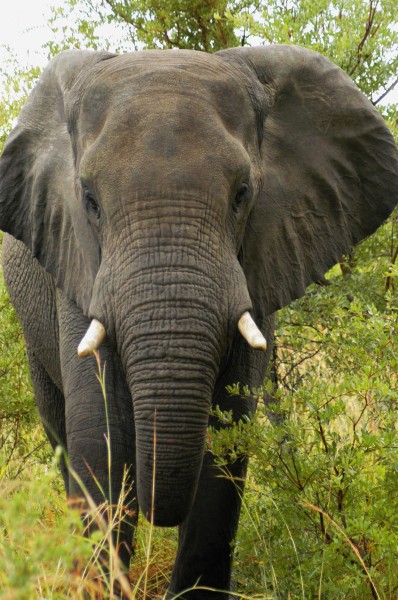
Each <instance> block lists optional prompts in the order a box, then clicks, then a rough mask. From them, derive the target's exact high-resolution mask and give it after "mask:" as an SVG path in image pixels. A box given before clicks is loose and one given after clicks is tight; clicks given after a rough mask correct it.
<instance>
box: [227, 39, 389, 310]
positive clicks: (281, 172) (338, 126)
mask: <svg viewBox="0 0 398 600" xmlns="http://www.w3.org/2000/svg"><path fill="white" fill-rule="evenodd" d="M218 56H219V57H220V58H222V59H223V60H227V61H228V62H232V63H233V64H235V65H236V66H238V67H240V69H241V70H242V72H243V73H244V74H245V75H244V76H245V78H246V82H247V85H248V86H249V88H250V87H251V88H252V89H249V92H250V93H251V94H252V95H253V96H254V97H255V98H256V99H258V98H259V97H262V98H260V101H259V104H260V105H262V107H261V108H259V110H258V117H259V119H258V121H259V122H261V126H260V129H261V131H260V140H261V168H262V175H263V181H262V189H261V192H260V195H259V198H258V201H257V204H256V205H255V207H254V210H253V212H252V214H251V216H250V218H249V223H248V226H247V231H246V234H245V238H244V241H243V248H242V254H243V256H242V261H243V268H244V271H245V274H246V277H247V281H248V286H249V292H250V294H251V297H252V301H253V305H254V308H255V309H256V308H257V310H260V311H261V312H262V311H264V309H265V310H266V312H267V313H271V312H273V311H275V310H276V309H278V308H281V307H282V306H284V305H286V304H288V303H289V302H290V301H291V300H293V299H294V298H298V297H300V296H301V295H303V294H304V291H305V288H306V287H307V286H308V285H309V284H310V283H311V282H313V281H316V280H318V279H320V278H321V277H322V275H323V274H324V273H325V272H326V271H327V270H328V269H329V268H330V267H331V266H332V265H333V264H335V263H336V262H337V260H338V258H339V256H340V255H341V254H343V253H347V252H348V251H349V250H350V249H351V247H352V245H353V244H355V243H357V242H359V241H360V240H361V239H363V238H364V237H366V236H368V235H370V234H371V233H372V232H373V231H375V230H376V229H377V227H379V225H380V224H381V223H383V221H384V220H385V219H386V218H387V217H388V216H389V214H390V213H391V211H392V210H393V208H394V206H395V205H396V204H397V202H398V153H397V148H396V146H395V143H394V140H393V137H392V135H391V133H390V131H389V129H388V127H387V126H386V124H385V123H384V121H383V119H382V118H381V116H380V115H379V114H378V112H377V111H376V109H375V108H374V107H373V106H372V104H371V103H370V102H369V101H368V100H367V99H366V97H365V96H364V95H363V94H362V93H361V92H360V91H359V90H358V89H357V88H356V86H355V85H354V83H353V82H352V81H351V79H350V78H349V77H348V76H347V75H346V74H345V73H344V72H343V71H342V70H341V69H339V68H338V67H336V66H335V65H334V64H333V63H331V62H330V61H329V60H328V59H326V58H325V57H323V56H321V55H319V54H317V53H316V52H312V51H311V50H305V49H304V48H298V47H294V46H282V45H281V46H263V47H258V48H236V49H231V50H226V51H222V52H220V53H218ZM259 84H260V86H259ZM256 86H257V91H256V89H255V88H256ZM258 90H259V92H260V94H259V92H258Z"/></svg>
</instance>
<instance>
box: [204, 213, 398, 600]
mask: <svg viewBox="0 0 398 600" xmlns="http://www.w3.org/2000/svg"><path fill="white" fill-rule="evenodd" d="M394 227H396V222H394V219H392V220H390V222H389V223H388V224H387V225H386V226H385V227H384V228H382V229H381V230H379V232H377V234H376V235H375V236H373V237H372V238H371V239H370V240H368V241H367V242H365V243H363V244H362V245H361V246H360V247H359V249H358V251H357V252H356V254H355V260H352V261H351V263H352V264H350V265H349V269H348V268H344V271H345V272H347V271H351V272H350V273H348V274H347V275H346V276H342V275H341V269H340V267H335V268H334V269H333V270H332V272H331V273H330V274H329V278H330V283H331V285H325V286H324V287H319V286H313V287H312V289H311V290H310V291H309V293H308V294H307V296H306V297H305V298H303V299H302V300H300V301H297V302H296V303H294V304H293V305H292V306H291V307H289V308H286V309H284V310H283V311H281V312H280V313H279V317H278V330H277V342H276V343H277V348H276V357H275V370H276V381H277V384H276V387H277V389H272V388H271V387H270V386H268V387H266V388H265V389H261V390H254V391H249V390H242V389H239V386H236V387H235V388H234V389H231V390H230V391H231V393H232V394H237V393H239V394H248V393H255V394H256V395H257V396H258V397H259V398H260V399H262V400H264V399H265V402H264V401H263V402H261V404H260V410H259V411H258V413H257V415H256V417H255V419H254V421H252V422H250V423H240V424H238V425H237V426H231V427H230V428H228V427H227V428H226V429H224V430H223V431H221V432H220V433H216V432H214V431H213V432H211V438H210V439H211V448H212V450H213V452H214V453H215V454H216V455H217V456H218V460H219V461H220V463H221V464H222V463H223V461H224V460H225V458H226V457H227V456H230V457H232V458H234V457H236V456H237V455H239V454H240V453H242V452H248V453H249V455H250V456H251V470H250V477H249V482H248V485H247V490H246V495H245V500H244V518H243V522H242V527H241V531H240V535H239V538H238V540H237V575H236V577H237V579H238V581H240V583H241V585H243V586H244V589H246V591H247V592H248V593H252V594H255V593H259V591H261V592H262V593H263V594H264V595H265V594H272V597H275V598H281V599H282V598H283V599H285V598H288V597H289V598H300V597H303V598H304V597H305V598H318V597H319V598H320V597H322V598H330V599H333V600H336V599H338V598H346V599H350V598H351V599H352V600H357V599H358V598H361V599H366V598H379V597H380V598H396V597H398V566H397V565H398V477H397V474H398V473H397V471H398V442H397V414H398V353H397V341H396V340H397V328H398V319H397V314H398V294H397V290H396V288H395V285H396V284H394V282H395V281H396V277H397V275H398V270H397V267H396V265H393V264H391V258H390V253H389V251H386V248H387V249H390V248H392V250H393V252H392V254H394V253H395V251H394V249H395V248H396V246H397V239H396V235H395V234H394ZM395 258H396V255H395ZM347 266H348V263H346V265H345V267H347ZM270 402H271V404H270ZM270 417H272V418H270ZM223 418H224V419H225V418H226V419H227V420H228V415H227V416H226V415H224V416H223ZM253 547H254V552H253ZM263 597H264V596H263Z"/></svg>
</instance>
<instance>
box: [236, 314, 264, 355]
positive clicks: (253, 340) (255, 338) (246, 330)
mask: <svg viewBox="0 0 398 600" xmlns="http://www.w3.org/2000/svg"><path fill="white" fill-rule="evenodd" d="M238 329H239V331H240V332H241V334H242V335H243V337H244V338H245V340H246V341H247V343H248V344H249V345H250V346H251V347H252V348H254V349H255V350H266V349H267V341H266V339H265V337H264V336H263V334H262V333H261V331H260V330H259V328H258V327H257V325H256V324H255V322H254V321H253V318H252V316H251V314H250V313H249V312H247V311H246V312H244V313H243V315H242V316H241V318H240V319H239V321H238Z"/></svg>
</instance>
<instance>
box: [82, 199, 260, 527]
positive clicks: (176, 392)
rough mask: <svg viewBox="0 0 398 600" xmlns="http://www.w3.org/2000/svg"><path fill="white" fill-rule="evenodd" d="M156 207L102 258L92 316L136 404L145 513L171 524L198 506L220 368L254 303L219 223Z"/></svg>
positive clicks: (194, 210)
mask: <svg viewBox="0 0 398 600" xmlns="http://www.w3.org/2000/svg"><path fill="white" fill-rule="evenodd" d="M149 205H150V203H148V204H147V205H146V206H145V207H144V208H142V215H141V213H140V222H139V223H138V222H137V223H136V222H135V221H132V220H131V219H130V218H129V217H127V216H126V221H127V223H126V224H125V226H124V228H123V232H121V234H120V237H119V241H118V245H117V246H114V247H113V248H112V250H111V251H110V250H108V257H109V258H107V257H106V256H104V259H103V263H102V265H101V270H100V273H99V276H98V277H97V280H96V286H95V290H94V297H93V302H92V305H91V307H90V316H91V317H94V318H96V319H98V320H99V321H100V322H101V323H103V324H104V325H105V328H106V330H107V333H108V332H109V336H110V338H111V339H114V340H115V342H116V345H117V349H118V352H119V354H120V356H121V359H122V362H123V366H124V370H125V373H126V376H127V382H128V385H129V387H130V391H131V395H132V398H133V405H134V418H135V428H136V449H137V488H138V499H139V503H140V507H141V510H142V511H143V513H144V514H145V516H146V517H147V518H151V516H152V507H153V518H154V522H155V523H156V524H159V525H170V526H171V525H175V524H178V523H181V522H182V521H183V520H184V518H185V517H186V515H187V514H188V512H189V510H190V508H191V505H192V502H193V499H194V495H195V491H196V485H197V481H198V478H199V474H200V468H201V463H202V458H203V452H204V445H205V440H206V430H207V425H208V419H209V409H210V405H211V400H212V392H213V389H214V385H215V380H216V376H217V373H218V369H219V364H220V361H221V358H222V356H223V355H224V354H225V352H226V351H227V348H228V343H229V342H230V341H231V340H232V338H233V336H234V335H235V331H236V327H237V323H238V320H239V318H240V316H241V315H242V313H243V312H245V311H247V310H250V308H251V304H250V298H249V296H248V292H247V287H246V282H245V279H244V276H243V273H242V270H241V268H240V266H239V263H238V261H237V258H236V253H235V250H234V249H232V248H231V246H230V245H229V244H228V241H227V242H225V240H222V239H221V236H220V235H217V234H216V233H215V232H216V231H217V228H216V226H215V225H216V218H217V215H215V214H214V213H213V214H212V215H210V214H208V213H206V212H204V211H203V203H201V202H194V201H193V200H191V201H190V202H189V203H188V202H186V203H184V204H181V202H178V203H176V204H175V205H171V208H170V207H168V205H167V204H166V203H162V204H160V203H159V204H158V205H157V212H156V213H155V212H154V211H153V212H151V211H150V209H149V208H147V206H148V207H149ZM197 205H198V206H197ZM137 206H138V205H137ZM182 207H184V212H182ZM171 211H173V212H172V214H171ZM154 214H155V216H153V215H154ZM143 217H145V218H143ZM220 229H221V228H220ZM124 240H125V241H126V245H123V244H122V241H124ZM126 246H128V248H127V249H126ZM106 254H107V253H105V252H104V255H106ZM122 254H123V255H122ZM126 256H127V257H128V260H126V258H125V257H126ZM152 489H154V494H152Z"/></svg>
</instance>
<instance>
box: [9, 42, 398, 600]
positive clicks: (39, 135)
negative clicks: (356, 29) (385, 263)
mask: <svg viewBox="0 0 398 600" xmlns="http://www.w3.org/2000/svg"><path fill="white" fill-rule="evenodd" d="M397 164H398V163H397V150H396V147H395V145H394V142H393V140H392V137H391V135H390V133H389V131H388V129H387V127H386V126H385V124H384V122H383V120H382V119H381V117H380V116H379V115H378V114H377V112H376V111H375V110H374V108H373V107H372V106H371V104H370V103H369V102H368V101H367V100H366V98H365V97H364V96H363V95H362V94H361V93H360V92H359V91H358V90H357V89H356V88H355V86H354V84H353V83H352V82H351V80H350V79H349V78H348V77H347V76H346V75H345V74H343V72H342V71H341V70H340V69H338V68H337V67H335V66H334V65H333V64H332V63H330V62H329V61H328V60H326V59H325V58H323V57H321V56H320V55H318V54H316V53H313V52H311V51H308V50H304V49H301V48H295V47H287V46H269V47H260V48H252V49H247V48H245V49H241V48H239V49H231V50H227V51H223V52H220V53H218V54H216V55H207V54H203V53H198V52H191V51H178V52H176V51H164V52H156V51H155V52H153V51H148V52H137V53H131V54H126V55H123V56H118V55H112V54H106V53H94V52H83V51H77V52H69V53H64V54H61V55H59V56H58V57H57V58H55V59H54V60H53V61H52V62H51V63H50V64H49V66H48V67H47V69H46V70H45V72H44V74H43V76H42V77H41V80H40V82H39V84H38V85H37V87H36V89H35V90H34V92H33V93H32V95H31V96H30V98H29V99H28V101H27V103H26V105H25V107H24V109H23V111H22V113H21V116H20V119H19V123H18V125H17V126H16V128H15V129H14V131H13V132H12V133H11V135H10V138H9V140H8V142H7V145H6V147H5V150H4V153H3V156H2V158H1V162H0V227H1V228H2V229H3V230H4V231H6V232H8V233H10V234H11V236H13V237H10V236H6V237H5V242H4V259H3V262H4V272H5V276H6V280H7V285H8V288H9V290H10V294H11V297H12V299H13V302H14V304H15V307H16V309H17V312H18V314H19V317H20V319H21V321H22V324H23V327H24V332H25V337H26V342H27V347H28V354H29V360H30V366H31V372H32V379H33V383H34V388H35V394H36V399H37V404H38V407H39V410H40V413H41V415H42V418H43V423H44V426H45V428H46V430H47V433H48V435H49V438H50V440H51V442H52V444H53V445H56V444H57V443H61V444H62V445H63V446H64V447H65V448H66V449H67V452H68V454H69V458H70V462H71V465H72V467H73V468H74V470H75V471H76V472H77V473H78V474H79V476H80V478H81V479H82V480H83V481H84V483H85V485H86V487H87V488H88V490H89V491H90V493H91V494H92V496H93V497H94V499H95V500H96V501H97V502H101V501H102V499H103V498H102V495H101V493H100V492H99V490H98V488H97V486H96V485H95V484H94V483H93V480H92V476H91V474H90V471H89V469H90V470H91V471H92V472H94V474H95V476H96V477H97V479H98V480H99V482H100V483H101V485H102V487H103V489H104V490H105V493H107V490H108V489H110V495H111V498H110V501H111V502H113V503H116V501H117V498H118V495H119V492H120V488H121V480H122V474H123V468H124V466H125V465H127V466H128V468H129V482H134V486H133V488H132V491H131V492H130V494H129V495H128V497H127V498H126V499H125V504H126V505H128V508H129V509H130V510H133V511H134V510H136V508H137V507H136V504H135V500H134V498H135V496H136V494H137V496H138V501H139V505H140V507H141V510H142V511H143V512H144V514H145V515H146V516H147V517H150V512H151V501H152V497H151V489H152V476H153V447H154V434H153V432H154V428H156V475H155V477H156V485H155V498H154V520H155V523H157V524H159V525H165V526H170V525H177V524H179V525H180V544H179V550H178V556H177V559H176V563H175V568H174V572H173V576H172V581H171V585H170V595H172V593H173V592H174V593H176V592H178V591H181V590H184V589H186V588H188V587H189V586H191V585H193V584H195V583H196V582H199V584H200V585H203V586H210V587H214V588H217V589H220V590H227V589H228V588H229V583H230V569H231V547H230V544H231V541H232V540H233V538H234V536H235V532H236V528H237V523H238V517H239V509H240V493H241V491H242V488H243V481H244V476H245V471H246V460H245V459H244V458H242V460H241V461H238V462H235V463H234V464H231V465H230V472H231V474H232V476H233V477H234V478H236V483H235V484H233V483H232V482H231V481H229V480H227V479H226V478H225V477H219V475H220V473H219V472H218V471H217V469H216V468H215V467H214V466H212V458H211V456H210V455H209V454H207V453H205V437H206V428H207V425H208V422H209V409H210V407H211V405H212V404H213V405H217V404H218V405H220V406H221V408H223V409H228V410H230V409H232V410H233V412H234V416H235V419H239V418H240V417H242V415H250V414H252V412H253V411H254V410H255V406H254V404H253V403H252V402H250V401H246V400H245V401H244V400H241V399H230V398H228V397H227V394H226V392H225V386H226V385H228V384H232V383H235V382H240V383H241V384H242V385H249V386H258V385H260V384H261V383H262V381H263V377H264V373H265V368H266V364H267V360H268V358H269V353H270V349H271V346H272V314H273V313H274V311H275V310H277V309H278V308H280V307H281V306H283V305H285V304H287V303H289V302H290V301H291V300H292V299H294V298H297V297H299V296H300V295H302V294H303V293H304V290H305V288H306V286H307V285H308V284H309V283H310V282H311V281H314V280H317V279H319V278H320V277H321V276H322V275H323V274H324V273H325V271H326V270H327V269H328V268H329V267H330V266H331V265H333V264H334V263H335V262H336V261H337V259H338V257H339V255H340V254H341V253H344V252H347V251H349V249H350V248H351V246H352V244H355V243H356V242H358V241H359V240H361V239H362V238H364V237H366V236H367V235H369V234H370V233H372V232H373V231H374V230H375V229H376V228H377V227H378V226H379V225H380V224H381V223H382V222H383V221H384V220H385V219H386V218H387V216H388V215H389V214H390V212H391V210H392V209H393V207H394V205H395V204H396V203H397V200H398V184H397V171H398V169H397ZM16 240H21V241H16ZM21 242H22V243H21ZM246 310H250V311H251V314H252V315H253V317H254V319H255V320H256V322H257V325H258V327H259V328H260V329H261V331H262V332H263V333H264V334H265V335H266V337H267V338H268V343H269V345H268V351H267V353H263V352H258V351H254V350H252V349H251V348H250V347H249V346H248V344H247V342H246V341H245V340H244V339H243V338H242V337H241V335H240V334H239V333H238V332H237V329H236V327H237V321H238V319H239V317H240V316H241V315H242V313H243V312H244V311H246ZM91 318H96V319H98V320H99V321H100V322H101V323H102V324H103V325H104V326H105V329H106V332H107V340H106V342H105V343H104V344H103V346H102V348H101V359H102V361H106V384H107V394H108V410H109V415H110V437H111V447H112V467H111V485H109V484H108V472H107V450H106V443H105V434H106V432H107V426H106V422H105V411H104V402H103V399H102V396H101V392H100V389H99V386H98V382H97V381H96V377H95V361H94V359H93V358H87V359H80V358H79V357H78V356H77V352H76V350H77V346H78V344H79V342H80V340H81V338H82V337H83V335H84V333H85V331H86V329H87V327H88V325H89V322H90V319H91ZM216 425H217V424H216ZM87 465H89V469H88V467H87ZM63 476H64V479H65V485H66V488H67V491H68V494H69V495H70V496H72V497H73V496H79V494H80V490H79V487H78V485H77V484H76V483H75V480H74V479H73V477H69V475H68V473H67V471H66V470H65V468H63ZM135 483H136V488H135ZM134 522H135V517H134V516H132V515H131V513H130V512H126V519H125V524H124V530H123V531H122V533H121V536H120V542H121V545H120V554H121V556H122V558H123V560H124V561H125V562H126V563H128V560H129V556H130V552H131V539H132V528H133V525H134ZM184 597H186V598H188V597H189V598H190V599H207V598H226V597H227V594H226V593H222V592H214V593H212V592H209V591H204V590H202V591H200V590H196V591H194V592H191V593H186V594H185V595H184Z"/></svg>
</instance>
